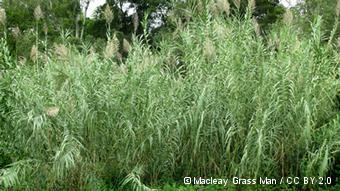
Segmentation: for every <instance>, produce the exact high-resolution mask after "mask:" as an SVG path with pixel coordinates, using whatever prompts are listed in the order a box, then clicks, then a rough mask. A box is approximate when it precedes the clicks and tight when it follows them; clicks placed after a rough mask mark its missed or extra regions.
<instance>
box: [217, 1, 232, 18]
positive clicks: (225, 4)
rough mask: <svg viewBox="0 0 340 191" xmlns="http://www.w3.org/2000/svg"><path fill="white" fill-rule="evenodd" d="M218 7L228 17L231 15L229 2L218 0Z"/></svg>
mask: <svg viewBox="0 0 340 191" xmlns="http://www.w3.org/2000/svg"><path fill="white" fill-rule="evenodd" d="M216 6H217V8H218V9H219V10H220V11H221V12H222V13H223V12H224V13H226V14H227V15H228V16H229V15H230V4H229V1H228V0H217V1H216Z"/></svg>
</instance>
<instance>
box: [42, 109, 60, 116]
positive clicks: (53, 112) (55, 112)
mask: <svg viewBox="0 0 340 191" xmlns="http://www.w3.org/2000/svg"><path fill="white" fill-rule="evenodd" d="M45 113H46V115H47V116H49V117H56V116H57V115H58V113H59V107H49V108H46V109H45Z"/></svg>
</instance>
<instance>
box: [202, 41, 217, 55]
mask: <svg viewBox="0 0 340 191" xmlns="http://www.w3.org/2000/svg"><path fill="white" fill-rule="evenodd" d="M215 52H216V51H215V46H214V43H213V42H212V41H211V40H210V39H207V40H206V41H205V42H204V50H203V54H204V55H205V56H206V57H207V58H209V59H211V58H213V57H215Z"/></svg>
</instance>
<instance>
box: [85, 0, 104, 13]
mask: <svg viewBox="0 0 340 191" xmlns="http://www.w3.org/2000/svg"><path fill="white" fill-rule="evenodd" d="M105 3H106V0H92V1H91V2H90V5H89V9H88V10H87V14H86V17H92V15H93V13H94V11H95V10H96V9H97V7H99V6H101V5H104V4H105Z"/></svg>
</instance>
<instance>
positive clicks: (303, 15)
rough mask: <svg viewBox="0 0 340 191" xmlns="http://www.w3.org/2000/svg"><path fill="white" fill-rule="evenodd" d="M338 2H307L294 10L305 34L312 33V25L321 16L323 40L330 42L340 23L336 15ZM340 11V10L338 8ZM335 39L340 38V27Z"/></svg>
mask: <svg viewBox="0 0 340 191" xmlns="http://www.w3.org/2000/svg"><path fill="white" fill-rule="evenodd" d="M336 8H337V0H327V1H325V0H305V1H304V2H303V3H301V4H299V5H298V6H296V7H295V8H294V10H295V12H296V15H298V16H297V18H298V20H297V23H298V24H299V25H300V26H301V27H302V29H303V30H305V32H308V33H309V32H311V31H312V28H311V23H312V22H313V21H314V20H316V18H317V17H318V16H319V15H320V16H321V17H322V25H321V29H322V32H323V33H324V34H323V40H325V41H326V40H328V39H329V37H330V34H331V32H332V30H333V29H334V28H335V25H336V24H338V22H339V20H338V19H339V16H337V15H336ZM338 9H339V8H338ZM335 29H336V30H335V31H334V32H335V34H334V37H335V38H334V39H336V37H339V36H340V27H337V28H335Z"/></svg>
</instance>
